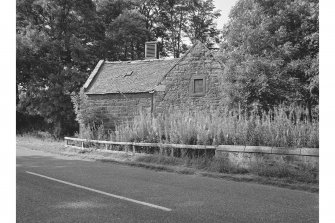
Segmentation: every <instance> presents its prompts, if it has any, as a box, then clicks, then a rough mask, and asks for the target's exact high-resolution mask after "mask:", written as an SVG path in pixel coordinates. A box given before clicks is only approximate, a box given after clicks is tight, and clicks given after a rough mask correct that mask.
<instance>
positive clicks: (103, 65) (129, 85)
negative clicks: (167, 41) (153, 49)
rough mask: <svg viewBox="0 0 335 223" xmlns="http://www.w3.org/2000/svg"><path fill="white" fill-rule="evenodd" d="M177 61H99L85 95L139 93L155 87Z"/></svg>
mask: <svg viewBox="0 0 335 223" xmlns="http://www.w3.org/2000/svg"><path fill="white" fill-rule="evenodd" d="M178 61H179V59H158V60H138V61H123V62H108V61H99V63H98V65H97V66H96V67H95V69H94V70H93V71H92V73H91V75H90V77H89V78H88V79H87V81H86V83H85V85H84V90H85V93H86V94H108V93H120V92H122V93H139V92H149V91H152V90H153V89H155V88H156V87H157V85H158V84H159V82H160V81H161V80H162V79H163V78H164V76H165V74H167V73H168V72H169V71H170V70H171V69H172V68H173V67H174V65H175V64H176V63H177V62H178Z"/></svg>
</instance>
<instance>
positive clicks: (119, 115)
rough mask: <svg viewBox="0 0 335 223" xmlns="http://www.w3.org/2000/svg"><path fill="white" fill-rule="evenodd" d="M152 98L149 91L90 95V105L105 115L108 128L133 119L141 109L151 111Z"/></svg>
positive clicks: (105, 123) (105, 124)
mask: <svg viewBox="0 0 335 223" xmlns="http://www.w3.org/2000/svg"><path fill="white" fill-rule="evenodd" d="M151 100H152V94H149V93H132V94H105V95H88V101H89V103H90V105H91V106H92V107H94V108H95V110H96V111H98V113H99V114H100V115H102V117H104V126H105V128H107V129H113V126H114V125H115V124H118V123H120V122H122V121H126V120H131V119H132V118H133V117H134V116H135V115H138V114H139V112H140V111H144V112H146V113H148V112H151Z"/></svg>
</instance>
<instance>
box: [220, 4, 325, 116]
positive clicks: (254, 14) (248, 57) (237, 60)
mask: <svg viewBox="0 0 335 223" xmlns="http://www.w3.org/2000/svg"><path fill="white" fill-rule="evenodd" d="M318 13H319V3H318V1H315V0H294V1H291V0H282V1H277V0H267V1H265V0H240V1H238V2H237V4H236V5H235V7H234V8H233V9H232V11H231V12H230V20H229V23H228V25H227V26H225V27H224V39H225V41H224V42H223V43H222V49H223V51H224V52H225V54H226V58H225V60H226V61H225V62H226V65H227V71H226V75H225V89H226V93H227V95H228V98H227V101H228V102H230V103H232V104H235V105H237V104H240V105H241V106H242V107H243V108H245V109H250V108H253V107H260V108H262V109H269V108H271V107H273V106H274V105H278V104H280V103H298V104H300V105H303V106H306V107H308V108H309V109H310V110H311V109H312V108H314V107H316V106H317V105H318V92H319V91H318V75H319V72H318V58H319V34H318V33H319V14H318Z"/></svg>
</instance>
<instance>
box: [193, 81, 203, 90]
mask: <svg viewBox="0 0 335 223" xmlns="http://www.w3.org/2000/svg"><path fill="white" fill-rule="evenodd" d="M204 90H205V89H204V79H194V92H193V93H195V94H197V93H204Z"/></svg>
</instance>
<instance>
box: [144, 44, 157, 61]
mask: <svg viewBox="0 0 335 223" xmlns="http://www.w3.org/2000/svg"><path fill="white" fill-rule="evenodd" d="M145 59H159V55H158V47H157V42H146V43H145Z"/></svg>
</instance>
